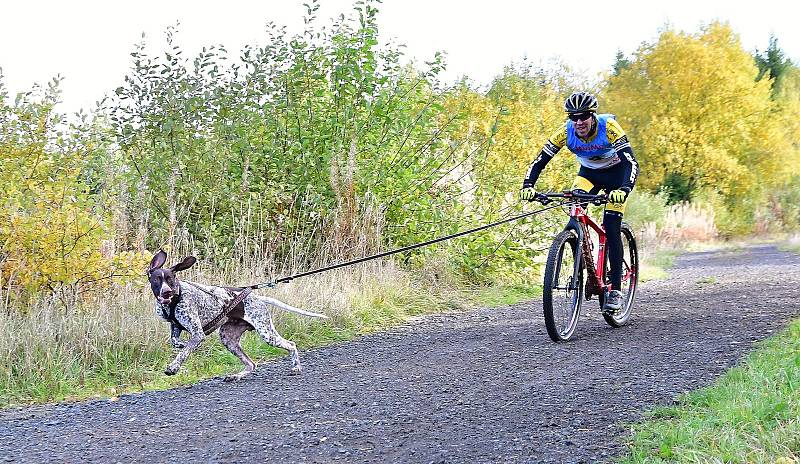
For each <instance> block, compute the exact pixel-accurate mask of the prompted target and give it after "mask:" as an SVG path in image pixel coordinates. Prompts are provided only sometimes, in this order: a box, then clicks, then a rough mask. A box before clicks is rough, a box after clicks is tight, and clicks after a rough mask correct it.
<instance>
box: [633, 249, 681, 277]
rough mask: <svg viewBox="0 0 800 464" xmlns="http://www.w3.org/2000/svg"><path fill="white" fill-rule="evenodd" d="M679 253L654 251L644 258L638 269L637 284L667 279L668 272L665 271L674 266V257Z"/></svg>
mask: <svg viewBox="0 0 800 464" xmlns="http://www.w3.org/2000/svg"><path fill="white" fill-rule="evenodd" d="M680 253H681V252H680V251H679V250H676V249H671V248H668V249H666V248H665V249H660V250H655V251H653V252H652V254H649V255H646V256H644V257H643V258H642V263H641V266H640V267H639V282H647V281H649V280H663V279H666V278H668V277H669V272H668V271H667V270H668V269H669V268H671V267H672V266H673V265H674V264H675V257H677V256H678V255H679V254H680Z"/></svg>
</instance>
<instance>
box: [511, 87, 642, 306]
mask: <svg viewBox="0 0 800 464" xmlns="http://www.w3.org/2000/svg"><path fill="white" fill-rule="evenodd" d="M564 110H565V111H566V113H567V117H568V119H567V121H566V123H565V124H564V125H563V126H561V127H559V128H558V130H557V131H555V132H553V135H551V136H550V138H549V139H548V140H547V143H545V145H544V147H542V150H541V151H540V152H539V156H537V157H536V159H535V160H534V161H533V163H531V167H530V169H529V170H528V175H527V176H526V177H525V180H524V181H523V182H522V190H521V191H520V198H521V199H523V200H528V201H531V200H533V199H535V197H536V189H535V188H534V185H535V184H536V180H537V179H538V178H539V175H540V174H541V172H542V170H543V169H544V167H545V166H546V165H547V163H548V162H549V161H550V160H551V159H552V158H553V156H555V155H556V153H558V151H559V150H561V148H562V147H564V146H565V145H566V147H567V148H568V149H569V151H571V152H572V153H574V154H575V156H576V157H577V158H578V162H579V163H580V165H581V167H580V170H579V171H578V176H577V177H576V178H575V182H574V183H573V185H572V190H573V191H579V192H581V193H591V194H596V193H598V192H599V191H600V190H603V191H605V192H607V193H608V201H609V202H608V204H607V205H606V208H605V213H604V214H603V227H604V229H605V231H606V236H607V242H606V246H607V247H608V259H609V264H610V267H611V272H610V279H611V289H612V290H611V291H610V292H609V294H608V297H607V298H606V301H605V305H604V307H603V312H604V313H606V314H613V313H614V311H617V310H618V309H620V307H621V306H622V292H621V291H620V289H621V288H622V257H623V256H622V255H623V249H622V237H621V235H620V228H621V227H622V215H623V213H624V212H625V202H626V200H627V199H628V195H629V194H630V193H631V190H633V186H634V184H635V183H636V176H637V175H638V174H639V164H638V163H637V162H636V158H634V156H633V150H632V149H631V145H630V143H629V142H628V137H627V136H626V135H625V132H624V131H623V130H622V128H621V127H620V125H619V123H617V121H616V119H615V117H614V115H612V114H597V98H596V97H595V96H594V95H592V94H590V93H587V92H575V93H573V94H572V95H570V96H569V98H567V100H566V101H565V102H564Z"/></svg>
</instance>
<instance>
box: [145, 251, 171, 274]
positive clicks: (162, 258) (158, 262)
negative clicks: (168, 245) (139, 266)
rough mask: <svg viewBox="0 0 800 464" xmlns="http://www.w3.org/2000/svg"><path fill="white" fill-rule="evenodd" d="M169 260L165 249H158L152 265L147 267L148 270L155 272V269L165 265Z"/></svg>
mask: <svg viewBox="0 0 800 464" xmlns="http://www.w3.org/2000/svg"><path fill="white" fill-rule="evenodd" d="M166 261H167V253H166V252H165V251H164V250H158V253H156V254H155V256H153V259H152V260H151V261H150V267H149V268H148V269H147V272H148V273H149V272H153V271H154V270H156V269H158V268H160V267H161V266H163V265H164V263H165V262H166Z"/></svg>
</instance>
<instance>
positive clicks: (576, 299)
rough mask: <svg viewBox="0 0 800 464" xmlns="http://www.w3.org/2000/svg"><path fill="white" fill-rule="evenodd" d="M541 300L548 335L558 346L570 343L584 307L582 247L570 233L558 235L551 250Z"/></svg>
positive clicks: (568, 231)
mask: <svg viewBox="0 0 800 464" xmlns="http://www.w3.org/2000/svg"><path fill="white" fill-rule="evenodd" d="M542 297H543V304H542V307H543V309H544V324H545V327H547V335H549V336H550V338H551V339H552V340H553V341H555V342H565V341H567V340H569V338H570V337H571V336H572V334H573V333H574V332H575V327H576V326H577V325H578V318H579V317H580V312H581V304H582V303H583V259H582V256H581V244H580V241H579V240H578V236H577V235H576V234H575V232H574V231H573V230H571V229H567V230H565V231H563V232H561V233H560V234H558V235H557V236H556V238H555V240H553V244H552V245H551V246H550V252H549V253H548V255H547V265H546V266H545V271H544V289H543V292H542Z"/></svg>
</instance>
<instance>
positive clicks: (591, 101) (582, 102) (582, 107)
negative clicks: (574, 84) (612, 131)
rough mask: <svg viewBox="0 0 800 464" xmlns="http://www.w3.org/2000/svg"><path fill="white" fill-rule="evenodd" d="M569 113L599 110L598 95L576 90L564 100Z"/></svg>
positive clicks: (565, 108) (565, 109)
mask: <svg viewBox="0 0 800 464" xmlns="http://www.w3.org/2000/svg"><path fill="white" fill-rule="evenodd" d="M564 111H566V112H567V113H585V112H587V111H591V112H593V113H596V112H597V97H595V96H594V95H592V94H590V93H588V92H574V93H573V94H572V95H570V96H569V97H568V98H567V100H566V101H565V102H564Z"/></svg>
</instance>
